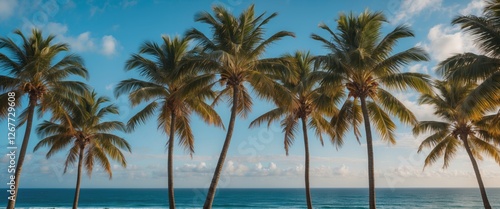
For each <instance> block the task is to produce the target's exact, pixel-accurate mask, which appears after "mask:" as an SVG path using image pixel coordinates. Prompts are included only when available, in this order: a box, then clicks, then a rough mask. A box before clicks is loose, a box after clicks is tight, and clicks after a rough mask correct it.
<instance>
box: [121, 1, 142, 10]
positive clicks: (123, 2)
mask: <svg viewBox="0 0 500 209" xmlns="http://www.w3.org/2000/svg"><path fill="white" fill-rule="evenodd" d="M137 3H138V1H137V0H123V1H122V2H120V5H121V6H122V7H123V8H127V7H131V6H134V5H136V4H137Z"/></svg>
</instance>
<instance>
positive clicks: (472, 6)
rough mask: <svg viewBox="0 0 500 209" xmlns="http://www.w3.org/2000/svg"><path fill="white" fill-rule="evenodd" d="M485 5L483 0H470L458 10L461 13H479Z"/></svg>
mask: <svg viewBox="0 0 500 209" xmlns="http://www.w3.org/2000/svg"><path fill="white" fill-rule="evenodd" d="M485 5H486V1H485V0H471V2H469V4H467V6H466V7H465V8H463V9H461V10H460V14H462V15H480V14H481V13H482V12H483V8H484V6H485Z"/></svg>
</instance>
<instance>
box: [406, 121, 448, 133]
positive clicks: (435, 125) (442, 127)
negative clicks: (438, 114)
mask: <svg viewBox="0 0 500 209" xmlns="http://www.w3.org/2000/svg"><path fill="white" fill-rule="evenodd" d="M450 126H451V125H450V124H449V123H447V122H441V121H419V122H418V123H417V124H416V125H415V126H414V127H413V134H414V135H420V134H425V133H428V132H443V131H444V132H446V131H448V129H449V128H450Z"/></svg>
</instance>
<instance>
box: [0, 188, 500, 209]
mask: <svg viewBox="0 0 500 209" xmlns="http://www.w3.org/2000/svg"><path fill="white" fill-rule="evenodd" d="M376 192H377V207H378V208H405V209H406V208H436V209H438V208H439V209H442V208H481V207H482V201H481V197H480V195H479V189H476V188H466V189H465V188H460V189H455V188H453V189H451V188H446V189H423V188H422V189H420V188H419V189H399V188H398V189H377V191H376ZM19 193H20V195H21V196H19V198H18V200H17V204H16V208H19V209H25V208H30V209H38V208H57V209H59V208H71V206H72V201H73V195H74V189H21V190H20V191H19ZM487 193H488V197H489V200H490V202H491V204H492V206H493V208H500V188H491V189H488V190H487ZM167 194H168V193H167V190H166V189H82V190H81V193H80V201H79V208H109V209H111V208H124V209H125V208H144V209H145V208H167V207H168V205H167V204H168V196H167ZM205 194H206V189H176V190H175V197H176V206H177V208H179V209H188V208H201V207H202V206H203V202H204V198H205ZM311 194H312V199H313V206H314V208H368V206H367V205H368V189H364V188H355V189H312V190H311ZM3 196H4V198H2V200H1V201H0V205H6V204H7V201H6V200H7V195H3ZM213 208H262V209H263V208H284V209H285V208H305V192H304V189H219V190H218V192H217V194H216V197H215V201H214V205H213Z"/></svg>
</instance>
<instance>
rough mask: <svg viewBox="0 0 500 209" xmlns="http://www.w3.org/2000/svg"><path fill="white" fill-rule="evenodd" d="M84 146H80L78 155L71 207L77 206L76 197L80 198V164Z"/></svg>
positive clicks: (75, 208) (74, 208) (75, 207)
mask: <svg viewBox="0 0 500 209" xmlns="http://www.w3.org/2000/svg"><path fill="white" fill-rule="evenodd" d="M84 149H85V148H84V147H83V146H82V147H80V155H79V156H78V174H77V177H76V190H75V199H74V200H73V209H77V208H78V199H79V198H80V181H81V179H82V164H83V151H84Z"/></svg>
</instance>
